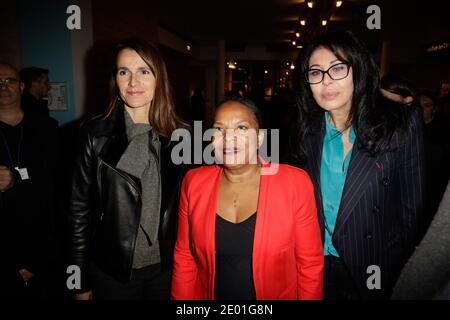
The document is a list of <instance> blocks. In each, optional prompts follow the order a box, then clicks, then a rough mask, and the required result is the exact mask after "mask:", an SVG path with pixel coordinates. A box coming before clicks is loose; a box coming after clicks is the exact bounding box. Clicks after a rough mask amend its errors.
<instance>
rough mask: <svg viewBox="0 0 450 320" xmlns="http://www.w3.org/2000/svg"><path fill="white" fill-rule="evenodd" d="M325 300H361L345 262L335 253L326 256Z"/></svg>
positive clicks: (324, 274) (324, 276) (324, 271)
mask: <svg viewBox="0 0 450 320" xmlns="http://www.w3.org/2000/svg"><path fill="white" fill-rule="evenodd" d="M323 299H324V300H361V299H362V297H361V296H360V294H359V292H358V290H357V288H356V285H355V283H354V281H353V279H352V278H351V276H350V274H349V273H348V270H347V268H346V267H345V264H344V262H343V261H342V260H341V259H340V258H338V257H335V256H333V255H327V256H325V266H324V270H323Z"/></svg>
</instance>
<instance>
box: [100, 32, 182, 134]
mask: <svg viewBox="0 0 450 320" xmlns="http://www.w3.org/2000/svg"><path fill="white" fill-rule="evenodd" d="M124 49H130V50H133V51H135V52H136V53H137V54H138V55H139V56H140V57H141V58H142V60H144V61H145V63H146V64H147V65H148V67H149V68H150V70H151V71H152V73H153V76H154V77H155V80H156V86H155V95H154V97H153V100H152V103H151V106H150V111H149V113H148V118H149V119H148V120H149V123H150V124H151V125H152V126H153V128H154V129H155V130H156V131H157V132H158V134H159V135H161V136H163V137H165V138H170V136H171V134H172V132H173V131H174V130H175V129H177V128H180V127H182V128H185V127H186V126H187V125H186V124H185V123H184V122H183V121H182V120H181V118H179V117H178V115H177V114H176V112H175V106H174V102H173V97H172V92H171V86H170V83H169V77H168V75H167V69H166V64H165V63H164V60H163V58H162V56H161V53H160V52H159V50H158V48H157V47H156V46H155V45H154V44H152V43H150V42H148V41H145V40H143V39H139V38H127V39H124V40H122V41H120V42H119V43H118V44H117V45H116V47H115V50H114V66H113V70H112V74H111V81H110V97H111V99H110V103H109V107H108V111H107V116H108V115H109V114H111V112H112V110H114V108H116V107H117V105H119V104H122V103H123V102H122V100H121V98H120V95H119V92H118V88H117V84H116V75H117V65H116V63H117V57H118V55H119V53H120V52H121V51H122V50H124Z"/></svg>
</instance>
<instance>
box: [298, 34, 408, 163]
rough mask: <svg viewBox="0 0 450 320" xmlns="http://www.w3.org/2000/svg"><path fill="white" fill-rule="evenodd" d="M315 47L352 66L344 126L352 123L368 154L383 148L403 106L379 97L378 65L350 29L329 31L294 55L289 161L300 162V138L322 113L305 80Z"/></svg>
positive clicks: (401, 117)
mask: <svg viewBox="0 0 450 320" xmlns="http://www.w3.org/2000/svg"><path fill="white" fill-rule="evenodd" d="M319 47H323V48H326V49H329V50H330V51H331V52H333V54H334V55H335V56H336V57H337V58H338V59H340V60H341V61H343V62H346V63H348V64H349V65H350V66H351V68H352V70H351V71H352V72H353V85H354V90H353V97H352V105H351V108H350V113H349V117H348V119H347V124H346V127H347V128H348V127H350V126H353V128H354V130H355V134H356V137H357V142H358V147H359V148H360V149H362V150H364V151H366V152H368V153H369V154H371V155H375V154H377V153H380V152H383V151H386V150H387V149H388V148H389V143H390V141H391V138H392V135H393V134H394V132H395V130H396V129H397V128H398V127H399V126H401V125H402V124H404V123H405V121H404V120H405V111H403V110H402V109H407V108H406V107H403V106H396V105H394V104H392V103H385V101H381V99H382V98H381V97H380V94H379V91H380V78H379V72H378V68H377V65H376V63H375V61H374V59H373V58H372V56H371V54H370V52H369V51H368V49H367V48H366V47H365V46H364V45H363V44H362V42H361V41H359V40H358V39H357V38H356V37H355V36H354V35H353V33H352V32H350V31H331V32H328V33H325V34H323V35H321V36H318V37H317V38H315V39H313V40H312V41H311V43H309V45H308V46H306V47H305V49H304V51H302V52H300V54H299V56H298V59H297V66H298V69H299V72H298V73H297V75H296V76H297V78H296V79H295V80H296V81H295V82H296V87H297V107H298V115H297V119H296V122H295V124H294V126H293V128H292V129H293V130H295V132H293V133H292V134H291V137H292V138H291V141H290V146H291V150H292V153H293V154H292V159H293V161H294V162H300V163H304V161H305V157H306V154H305V152H304V149H303V141H304V139H305V138H306V137H307V136H308V135H309V134H311V133H312V132H314V131H315V130H317V129H318V127H319V126H320V124H321V122H320V121H319V120H320V119H322V118H321V117H323V112H324V110H323V109H321V108H320V107H319V105H318V104H317V102H316V101H315V99H314V97H313V95H312V92H311V88H310V84H309V83H308V82H307V81H306V72H307V71H308V69H309V59H310V58H311V55H312V54H313V52H314V51H315V50H316V49H317V48H319ZM388 105H389V106H388Z"/></svg>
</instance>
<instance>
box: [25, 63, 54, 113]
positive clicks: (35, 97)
mask: <svg viewBox="0 0 450 320" xmlns="http://www.w3.org/2000/svg"><path fill="white" fill-rule="evenodd" d="M48 73H49V72H48V70H47V69H42V68H37V67H29V68H25V69H22V70H21V71H20V78H21V80H22V82H23V83H24V84H25V88H24V91H23V94H22V108H23V111H25V112H26V113H30V114H39V115H42V116H49V110H48V100H47V99H46V98H47V95H48V92H49V91H50V84H49V78H48Z"/></svg>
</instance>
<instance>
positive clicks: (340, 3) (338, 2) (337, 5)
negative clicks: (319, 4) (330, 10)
mask: <svg viewBox="0 0 450 320" xmlns="http://www.w3.org/2000/svg"><path fill="white" fill-rule="evenodd" d="M340 6H342V1H340V0H338V1H336V7H337V8H339V7H340Z"/></svg>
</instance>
